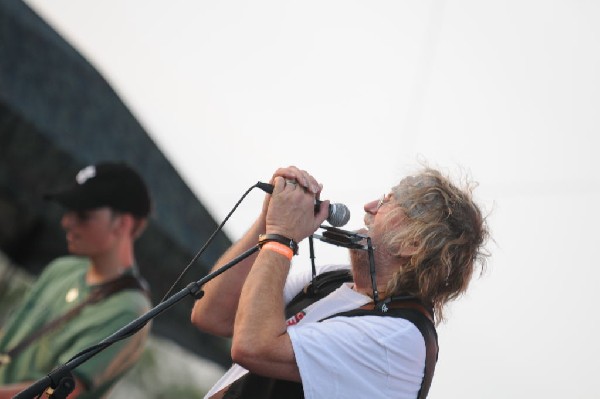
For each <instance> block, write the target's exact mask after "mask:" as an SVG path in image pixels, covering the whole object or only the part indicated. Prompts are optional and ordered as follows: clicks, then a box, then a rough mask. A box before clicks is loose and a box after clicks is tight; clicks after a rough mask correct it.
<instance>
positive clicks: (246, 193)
mask: <svg viewBox="0 0 600 399" xmlns="http://www.w3.org/2000/svg"><path fill="white" fill-rule="evenodd" d="M259 184H262V183H261V182H258V183H256V184H254V185H253V186H251V187H250V188H249V189H248V190H246V192H245V193H244V194H243V195H242V197H241V198H240V199H239V201H238V202H237V203H236V204H235V205H234V206H233V209H231V211H229V213H228V214H227V216H226V217H225V219H223V221H222V222H221V224H220V225H219V227H217V229H216V230H215V231H214V232H213V233H212V235H211V236H210V237H209V238H208V240H207V241H206V244H204V246H203V247H202V248H201V249H200V251H198V253H197V254H196V255H194V257H193V258H192V260H191V261H190V263H188V265H187V266H186V267H185V269H183V271H182V272H181V274H179V277H177V280H175V282H174V283H173V285H172V286H171V288H169V290H168V291H167V293H166V294H165V296H164V297H163V298H162V299H161V300H160V302H159V303H162V302H164V301H165V299H167V298H168V297H169V295H171V293H172V292H173V290H174V289H175V287H176V286H177V284H179V282H180V281H181V279H182V278H183V276H185V274H186V273H187V272H188V270H189V269H190V267H192V265H193V264H194V263H195V262H196V261H197V260H198V258H199V257H200V256H201V255H202V254H203V253H204V251H206V248H208V246H209V245H210V243H211V242H212V241H213V240H214V239H215V237H216V235H217V234H218V233H219V232H220V231H221V230H222V229H223V226H224V225H225V223H227V221H228V220H229V218H230V217H231V215H232V214H233V212H235V210H236V209H237V208H238V206H239V205H240V204H241V203H242V201H243V200H244V199H245V198H246V196H247V195H248V194H249V193H250V191H252V189H253V188H256V187H259Z"/></svg>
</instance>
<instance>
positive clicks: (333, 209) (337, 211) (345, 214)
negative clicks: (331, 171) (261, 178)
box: [256, 182, 350, 227]
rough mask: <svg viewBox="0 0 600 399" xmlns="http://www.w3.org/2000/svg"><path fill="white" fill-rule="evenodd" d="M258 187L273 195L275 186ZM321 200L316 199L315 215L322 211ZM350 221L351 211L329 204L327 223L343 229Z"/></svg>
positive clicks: (342, 205)
mask: <svg viewBox="0 0 600 399" xmlns="http://www.w3.org/2000/svg"><path fill="white" fill-rule="evenodd" d="M256 187H258V188H260V189H261V190H263V191H264V192H266V193H268V194H273V185H272V184H269V183H262V182H258V183H256ZM321 202H322V201H321V200H318V199H315V213H316V212H319V209H321ZM349 220H350V209H348V207H347V206H346V205H344V204H331V203H330V204H329V216H328V217H327V221H328V222H329V224H330V225H332V226H334V227H341V226H343V225H345V224H346V223H348V221H349Z"/></svg>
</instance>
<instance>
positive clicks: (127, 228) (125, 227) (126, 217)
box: [117, 213, 136, 235]
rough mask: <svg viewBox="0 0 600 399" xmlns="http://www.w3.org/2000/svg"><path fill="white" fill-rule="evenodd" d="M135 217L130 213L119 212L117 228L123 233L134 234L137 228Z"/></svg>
mask: <svg viewBox="0 0 600 399" xmlns="http://www.w3.org/2000/svg"><path fill="white" fill-rule="evenodd" d="M135 225H136V222H135V218H134V217H133V215H131V214H129V213H119V214H118V217H117V229H118V230H119V233H121V234H127V235H132V234H133V232H134V229H135Z"/></svg>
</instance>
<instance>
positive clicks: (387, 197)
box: [376, 194, 392, 210]
mask: <svg viewBox="0 0 600 399" xmlns="http://www.w3.org/2000/svg"><path fill="white" fill-rule="evenodd" d="M390 198H392V194H383V195H382V196H381V198H380V199H379V201H378V202H377V208H376V210H379V208H381V207H382V206H383V204H386V203H387V202H389V200H390Z"/></svg>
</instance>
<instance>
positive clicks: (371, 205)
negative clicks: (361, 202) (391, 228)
mask: <svg viewBox="0 0 600 399" xmlns="http://www.w3.org/2000/svg"><path fill="white" fill-rule="evenodd" d="M378 209H379V200H373V201H371V202H367V203H366V204H365V206H364V210H365V212H367V213H370V214H371V215H374V214H376V213H377V210H378Z"/></svg>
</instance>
